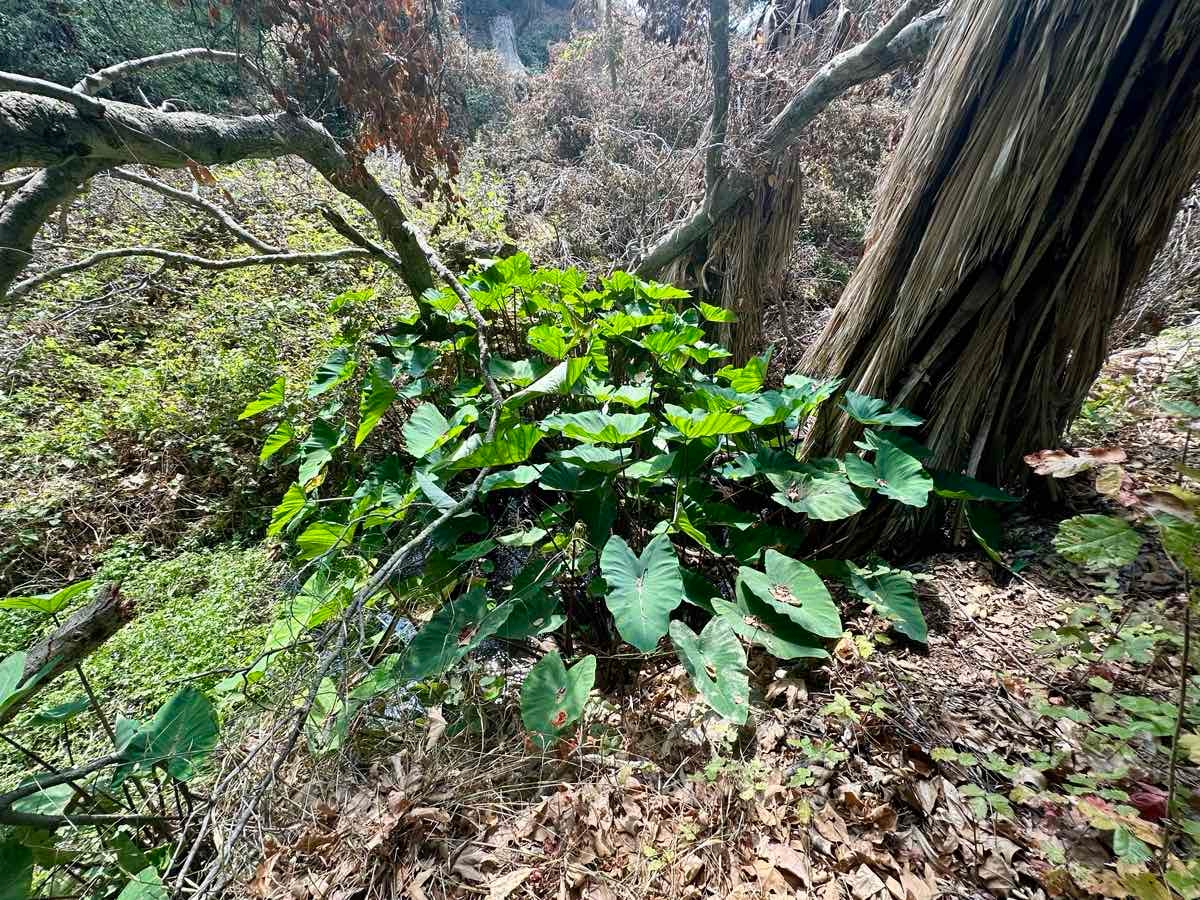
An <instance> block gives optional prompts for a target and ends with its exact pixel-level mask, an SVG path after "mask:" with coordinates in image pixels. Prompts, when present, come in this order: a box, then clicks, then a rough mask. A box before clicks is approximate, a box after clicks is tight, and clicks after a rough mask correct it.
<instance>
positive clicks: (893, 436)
mask: <svg viewBox="0 0 1200 900" xmlns="http://www.w3.org/2000/svg"><path fill="white" fill-rule="evenodd" d="M884 443H887V444H891V445H892V446H893V447H899V448H900V449H901V450H903V451H904V452H905V453H907V454H908V455H909V456H913V457H916V458H917V459H929V457H931V456H933V451H932V450H930V449H929V448H928V447H926V446H925V445H924V444H922V443H920V442H919V441H915V440H913V439H912V438H911V437H909V436H908V435H907V434H905V433H904V432H903V431H893V430H892V429H890V428H889V429H885V430H884V431H876V430H875V429H874V428H868V429H867V430H866V431H864V432H863V436H862V440H861V441H855V442H854V446H856V447H858V448H859V449H861V450H878V449H879V445H880V444H884Z"/></svg>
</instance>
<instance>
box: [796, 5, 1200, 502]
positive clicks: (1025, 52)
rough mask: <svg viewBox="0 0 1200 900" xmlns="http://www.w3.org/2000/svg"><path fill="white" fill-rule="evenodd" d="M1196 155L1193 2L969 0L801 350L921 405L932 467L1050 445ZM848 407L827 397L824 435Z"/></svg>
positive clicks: (1197, 72) (837, 442) (998, 475)
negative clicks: (830, 301) (830, 309)
mask: <svg viewBox="0 0 1200 900" xmlns="http://www.w3.org/2000/svg"><path fill="white" fill-rule="evenodd" d="M1198 169H1200V0H1111V2H1108V3H1094V2H1090V0H966V2H963V3H960V4H957V6H956V8H955V10H954V11H953V13H952V14H951V17H950V19H949V21H948V22H947V23H946V25H945V27H944V28H943V30H942V34H941V36H940V37H939V39H938V42H937V44H936V46H935V48H934V50H933V51H932V54H931V56H930V59H929V62H928V64H927V69H926V72H925V76H924V78H923V81H922V87H921V88H920V90H919V92H918V95H917V97H916V98H915V99H914V101H913V103H912V113H911V115H910V121H909V125H908V129H907V132H906V134H905V136H904V138H903V140H902V142H901V144H900V146H899V147H898V149H897V151H896V153H895V156H894V157H893V161H892V163H891V165H890V168H889V170H888V172H887V174H886V175H885V176H884V179H883V182H882V185H881V190H880V194H879V200H878V206H877V211H876V218H875V221H874V222H873V224H872V228H871V232H870V234H869V236H868V248H867V252H866V255H865V257H864V259H863V261H862V263H861V264H860V266H859V268H858V269H857V271H856V272H855V274H854V276H853V277H852V279H851V281H850V284H849V285H848V286H847V288H846V291H845V293H844V295H843V296H842V299H841V301H840V302H839V303H838V306H837V308H836V310H835V311H834V314H833V316H832V318H831V320H830V322H829V324H828V325H827V327H826V328H825V331H824V333H823V334H822V336H821V338H820V339H819V340H818V341H817V342H816V344H815V345H814V346H813V347H812V348H811V350H810V351H809V354H808V356H807V357H806V359H805V362H804V366H803V368H804V369H805V370H806V371H811V372H820V373H822V374H825V373H828V374H836V375H841V376H843V377H844V378H845V379H846V386H847V387H849V388H852V389H854V390H856V391H860V392H863V393H867V394H870V395H872V396H877V397H884V398H887V399H888V400H890V401H891V402H893V403H895V404H897V405H903V406H905V407H908V408H910V409H913V410H915V411H916V412H918V413H920V414H922V415H924V416H925V417H926V419H927V422H926V425H925V428H924V440H925V443H927V444H928V445H929V446H930V447H931V448H932V450H933V459H932V464H933V465H934V466H937V467H940V468H944V469H953V470H955V471H964V470H965V471H967V472H968V473H969V474H978V475H981V476H982V477H984V478H989V479H1003V478H1004V477H1006V476H1009V475H1011V474H1013V473H1014V472H1017V471H1019V469H1020V460H1021V456H1022V455H1023V454H1025V453H1027V452H1029V451H1031V450H1036V449H1039V448H1042V447H1046V446H1051V445H1053V444H1054V443H1055V442H1056V441H1057V440H1058V438H1059V436H1060V435H1061V433H1062V432H1063V430H1064V428H1065V426H1066V425H1067V424H1068V423H1069V421H1070V419H1071V418H1072V417H1073V415H1074V414H1075V413H1076V411H1077V410H1078V408H1079V405H1080V403H1081V402H1082V400H1083V398H1084V396H1085V394H1086V392H1087V390H1088V387H1089V385H1090V384H1091V382H1092V381H1093V379H1094V378H1095V376H1096V374H1097V372H1098V370H1099V368H1100V365H1101V363H1102V361H1103V359H1104V356H1105V350H1106V338H1107V335H1108V332H1109V330H1110V327H1111V326H1112V323H1113V321H1114V319H1115V318H1116V316H1117V314H1118V313H1119V311H1120V309H1121V305H1122V302H1123V300H1124V299H1125V297H1126V295H1127V294H1128V293H1129V292H1130V291H1131V290H1132V289H1133V288H1134V287H1136V285H1137V283H1138V282H1139V280H1140V279H1141V278H1142V277H1143V275H1144V274H1145V272H1146V271H1147V269H1148V267H1149V265H1150V263H1151V261H1152V259H1153V257H1154V254H1155V252H1156V250H1157V249H1158V248H1159V246H1160V245H1161V244H1162V243H1163V240H1164V239H1165V237H1166V235H1167V232H1168V229H1169V228H1170V225H1171V220H1172V216H1173V214H1174V212H1175V210H1176V208H1177V205H1178V204H1179V202H1180V200H1181V198H1182V197H1183V196H1184V194H1185V193H1186V191H1187V189H1188V186H1189V184H1190V183H1191V181H1192V179H1193V177H1194V176H1195V174H1196V172H1197V170H1198ZM855 437H856V432H855V429H854V427H853V423H851V422H849V421H847V420H846V419H845V417H843V416H840V415H839V414H831V415H828V416H826V417H825V418H824V419H823V420H822V421H821V422H819V423H818V425H817V427H816V428H815V429H814V432H813V434H812V435H811V436H810V442H809V443H810V450H811V451H812V452H813V453H816V454H825V453H835V454H837V453H841V452H844V451H846V450H847V449H849V448H850V446H851V443H852V441H853V440H854V438H855Z"/></svg>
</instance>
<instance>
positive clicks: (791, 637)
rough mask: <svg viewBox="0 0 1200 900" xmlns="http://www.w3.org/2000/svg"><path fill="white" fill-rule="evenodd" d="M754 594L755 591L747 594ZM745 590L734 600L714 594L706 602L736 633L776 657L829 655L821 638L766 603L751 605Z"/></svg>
mask: <svg viewBox="0 0 1200 900" xmlns="http://www.w3.org/2000/svg"><path fill="white" fill-rule="evenodd" d="M750 596H751V597H753V596H754V595H753V594H752V595H750ZM747 600H748V598H747V597H746V594H745V592H744V591H743V592H739V594H738V597H737V602H735V603H730V602H729V601H728V600H722V599H721V598H720V597H713V598H712V599H711V600H710V601H709V603H710V604H711V605H712V608H713V612H715V613H716V614H717V615H718V616H720V617H721V618H722V619H724V620H725V621H727V622H728V623H729V626H730V627H731V628H732V629H733V630H734V631H735V632H737V634H738V636H739V637H741V638H744V639H745V640H747V641H749V642H750V643H752V644H757V645H758V646H760V647H762V648H763V649H764V650H766V651H767V652H768V653H770V654H771V655H772V656H774V657H775V658H776V659H785V660H786V659H828V658H829V654H828V653H827V652H825V649H824V648H823V647H822V646H821V642H822V640H823V639H822V638H819V637H817V636H816V635H813V634H809V633H808V632H807V631H805V630H804V629H802V628H800V627H798V626H797V625H796V624H795V623H794V622H792V621H791V620H790V619H785V618H784V617H783V616H779V615H778V614H776V613H775V612H774V610H773V609H772V608H771V607H769V606H767V605H766V604H765V603H761V604H760V608H757V609H752V608H751V607H750V605H749V603H748V602H747Z"/></svg>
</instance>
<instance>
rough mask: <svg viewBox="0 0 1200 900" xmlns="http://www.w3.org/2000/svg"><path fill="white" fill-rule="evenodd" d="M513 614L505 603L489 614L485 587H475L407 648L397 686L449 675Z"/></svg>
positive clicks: (447, 607)
mask: <svg viewBox="0 0 1200 900" xmlns="http://www.w3.org/2000/svg"><path fill="white" fill-rule="evenodd" d="M511 611H512V609H511V607H510V606H509V605H508V604H504V605H501V606H498V607H497V608H496V609H494V610H492V611H491V612H489V611H488V608H487V595H486V594H485V593H484V591H483V589H482V588H472V589H471V590H469V591H467V593H465V594H463V595H462V596H461V597H459V598H458V599H457V600H453V601H451V602H450V603H447V604H445V605H444V606H443V607H442V608H441V609H439V610H438V611H437V613H435V614H434V616H433V618H432V619H430V620H429V621H428V622H427V623H425V626H424V627H423V628H422V629H421V630H420V631H418V632H417V634H416V636H415V637H414V638H413V639H412V641H411V642H410V643H409V645H408V646H407V647H406V648H405V650H404V653H403V654H402V656H401V660H400V665H399V667H398V669H397V677H398V683H399V684H408V683H409V682H413V681H421V680H422V679H425V678H433V677H435V676H438V675H441V674H442V673H444V672H446V671H447V670H449V669H450V668H451V667H452V666H454V665H456V664H457V663H458V662H460V661H461V660H462V659H463V658H464V657H466V655H467V654H468V653H470V652H471V651H472V650H474V649H475V648H476V647H478V646H479V645H480V644H481V643H483V641H485V640H486V639H487V638H489V637H491V636H492V635H494V634H495V633H496V632H497V631H498V630H499V629H500V627H501V626H502V625H503V624H504V623H505V621H506V620H507V619H508V616H509V614H510V613H511Z"/></svg>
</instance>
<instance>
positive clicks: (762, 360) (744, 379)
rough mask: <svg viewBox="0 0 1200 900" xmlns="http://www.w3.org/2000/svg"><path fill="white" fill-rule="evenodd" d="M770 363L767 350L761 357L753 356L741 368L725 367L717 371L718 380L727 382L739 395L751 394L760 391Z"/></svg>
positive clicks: (769, 355)
mask: <svg viewBox="0 0 1200 900" xmlns="http://www.w3.org/2000/svg"><path fill="white" fill-rule="evenodd" d="M770 361H771V351H770V350H767V352H766V353H763V354H762V355H761V356H753V357H751V358H750V359H749V360H747V361H746V364H745V365H744V366H742V367H741V368H735V367H733V366H725V367H724V368H721V369H718V370H717V377H718V378H726V379H728V380H729V386H730V387H731V388H733V389H734V390H735V391H737V392H738V393H739V394H752V393H754V392H755V391H758V390H762V386H763V381H764V380H765V379H766V377H767V366H768V364H769V363H770Z"/></svg>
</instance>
